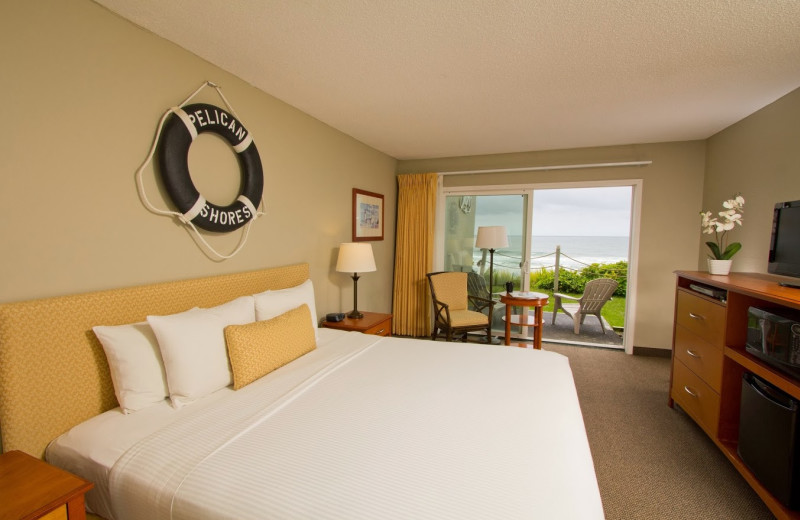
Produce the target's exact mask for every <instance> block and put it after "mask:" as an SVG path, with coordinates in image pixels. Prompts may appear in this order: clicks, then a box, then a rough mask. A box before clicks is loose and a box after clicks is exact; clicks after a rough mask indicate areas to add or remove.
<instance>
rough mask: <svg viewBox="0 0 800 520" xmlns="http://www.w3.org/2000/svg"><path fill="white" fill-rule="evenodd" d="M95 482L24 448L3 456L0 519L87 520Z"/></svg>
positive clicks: (0, 467)
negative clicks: (88, 495)
mask: <svg viewBox="0 0 800 520" xmlns="http://www.w3.org/2000/svg"><path fill="white" fill-rule="evenodd" d="M93 486H94V484H92V483H91V482H89V481H87V480H83V479H82V478H79V477H76V476H75V475H73V474H72V473H68V472H66V471H64V470H61V469H59V468H56V467H55V466H51V465H50V464H48V463H46V462H44V461H42V460H39V459H37V458H35V457H32V456H30V455H28V454H27V453H23V452H21V451H9V452H7V453H4V454H2V455H0V520H12V519H13V520H34V519H46V520H62V519H63V520H67V519H69V520H85V519H86V507H85V505H84V498H83V495H84V494H85V493H86V492H87V491H89V490H90V489H92V487H93Z"/></svg>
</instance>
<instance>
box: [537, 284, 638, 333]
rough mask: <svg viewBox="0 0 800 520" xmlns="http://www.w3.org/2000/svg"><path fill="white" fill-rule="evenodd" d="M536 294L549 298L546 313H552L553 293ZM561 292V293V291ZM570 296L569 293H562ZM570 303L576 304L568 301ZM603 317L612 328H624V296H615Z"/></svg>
mask: <svg viewBox="0 0 800 520" xmlns="http://www.w3.org/2000/svg"><path fill="white" fill-rule="evenodd" d="M534 291H535V292H540V293H545V294H547V295H548V296H549V298H548V301H547V305H546V306H545V308H544V310H545V312H552V310H553V291H547V290H544V289H534ZM559 292H560V291H559ZM561 294H569V293H563V292H562V293H561ZM569 295H570V296H580V294H569ZM567 302H568V303H575V302H570V301H569V300H568V301H567ZM601 314H602V315H603V317H604V318H605V319H606V321H607V322H608V323H609V324H610V325H611V326H612V327H622V326H624V324H625V298H623V297H622V296H614V297H613V298H611V300H610V301H608V302H606V304H605V305H604V306H603V311H602V312H601ZM592 319H594V318H592Z"/></svg>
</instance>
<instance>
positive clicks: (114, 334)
mask: <svg viewBox="0 0 800 520" xmlns="http://www.w3.org/2000/svg"><path fill="white" fill-rule="evenodd" d="M92 330H94V333H95V335H97V339H99V340H100V343H101V344H102V345H103V350H104V351H105V352H106V359H107V360H108V367H109V368H110V370H111V381H112V382H113V383H114V394H115V395H116V396H117V402H119V406H120V408H122V412H123V413H130V412H135V411H136V410H141V409H142V408H146V407H148V406H150V405H153V404H156V403H160V402H161V401H163V400H164V399H166V397H167V396H168V395H169V391H168V390H167V378H166V374H165V372H164V364H163V362H162V361H161V352H160V351H159V349H158V341H157V340H156V337H155V335H154V334H153V330H152V329H151V328H150V325H148V324H147V323H146V322H144V321H143V322H141V323H131V324H129V325H117V326H104V325H99V326H97V327H92Z"/></svg>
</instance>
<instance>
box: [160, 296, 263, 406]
mask: <svg viewBox="0 0 800 520" xmlns="http://www.w3.org/2000/svg"><path fill="white" fill-rule="evenodd" d="M254 321H255V307H254V304H253V297H252V296H242V297H240V298H236V299H235V300H232V301H229V302H227V303H223V304H222V305H219V306H217V307H211V308H209V309H193V310H190V311H186V312H182V313H180V314H173V315H171V316H148V317H147V322H148V323H149V324H150V326H151V327H152V328H153V332H154V333H155V335H156V337H157V338H158V346H159V348H160V350H161V357H162V358H163V359H164V368H165V369H166V372H167V385H168V387H169V397H170V400H171V401H172V406H174V407H175V408H180V407H181V406H182V405H184V404H187V403H190V402H192V401H194V400H195V399H198V398H200V397H203V396H204V395H208V394H210V393H211V392H214V391H216V390H219V389H220V388H224V387H226V386H228V385H230V384H231V383H233V374H232V372H231V367H230V362H229V361H228V350H227V347H226V346H225V332H224V329H225V327H227V326H228V325H245V324H247V323H252V322H254Z"/></svg>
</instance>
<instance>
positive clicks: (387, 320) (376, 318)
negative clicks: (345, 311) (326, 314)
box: [322, 311, 392, 336]
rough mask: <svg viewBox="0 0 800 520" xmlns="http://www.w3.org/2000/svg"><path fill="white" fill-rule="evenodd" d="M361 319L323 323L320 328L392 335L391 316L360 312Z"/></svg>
mask: <svg viewBox="0 0 800 520" xmlns="http://www.w3.org/2000/svg"><path fill="white" fill-rule="evenodd" d="M361 313H362V314H363V315H364V317H363V318H361V319H358V320H354V319H352V318H345V319H343V320H342V321H323V322H322V326H323V327H327V328H329V329H339V330H351V331H356V332H363V333H364V334H375V335H376V336H391V335H392V315H391V314H381V313H380V312H365V311H361Z"/></svg>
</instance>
